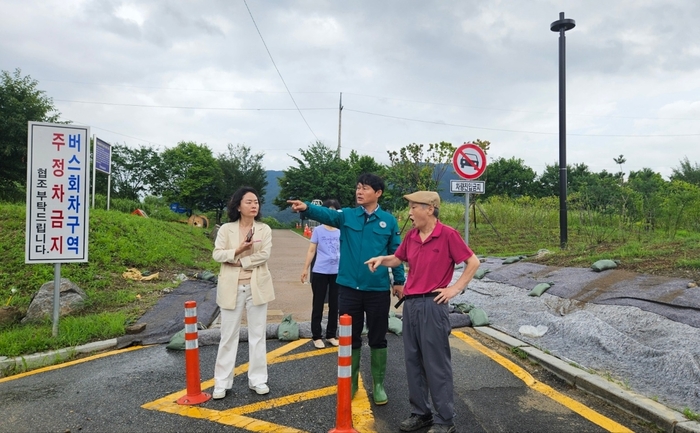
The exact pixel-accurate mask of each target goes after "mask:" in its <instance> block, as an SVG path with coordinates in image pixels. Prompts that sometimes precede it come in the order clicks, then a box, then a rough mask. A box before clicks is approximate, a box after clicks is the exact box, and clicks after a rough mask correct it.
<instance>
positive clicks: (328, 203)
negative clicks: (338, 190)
mask: <svg viewBox="0 0 700 433" xmlns="http://www.w3.org/2000/svg"><path fill="white" fill-rule="evenodd" d="M323 207H332V208H333V209H336V210H338V209H340V202H338V200H336V199H334V198H327V199H326V200H324V201H323Z"/></svg>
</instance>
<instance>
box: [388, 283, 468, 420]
mask: <svg viewBox="0 0 700 433" xmlns="http://www.w3.org/2000/svg"><path fill="white" fill-rule="evenodd" d="M402 322H403V328H402V332H401V334H402V336H403V347H404V357H405V359H406V376H407V377H408V379H409V380H408V399H409V402H410V404H411V413H415V414H417V415H427V414H430V413H431V412H432V413H433V417H434V422H435V424H452V423H453V421H452V419H453V418H454V415H455V414H454V384H453V382H452V352H451V350H450V342H449V336H450V332H451V331H452V326H451V325H450V317H449V310H448V304H438V303H436V302H435V298H432V297H427V298H408V299H406V302H405V303H404V306H403V318H402ZM430 397H432V405H431V401H430V400H431V399H430Z"/></svg>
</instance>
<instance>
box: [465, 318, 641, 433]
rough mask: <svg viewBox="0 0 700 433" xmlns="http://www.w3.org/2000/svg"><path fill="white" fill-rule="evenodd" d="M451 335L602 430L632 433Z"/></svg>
mask: <svg viewBox="0 0 700 433" xmlns="http://www.w3.org/2000/svg"><path fill="white" fill-rule="evenodd" d="M452 335H454V336H455V337H457V338H459V339H460V340H462V341H464V342H465V343H467V344H468V345H470V346H472V347H473V348H474V349H476V350H478V351H479V352H481V353H483V354H484V355H486V356H488V357H489V358H491V359H493V360H494V361H496V362H497V363H499V364H501V365H502V366H503V367H505V368H506V369H508V371H510V372H511V373H512V374H513V375H514V376H515V377H517V378H519V379H520V380H522V381H523V382H525V384H526V385H527V386H529V387H530V388H532V389H534V390H535V391H537V392H539V393H541V394H544V395H545V396H547V397H549V398H551V399H552V400H554V401H556V402H557V403H560V404H562V405H564V406H566V407H567V408H569V409H571V410H572V411H573V412H576V413H577V414H579V415H581V416H582V417H584V418H586V419H587V420H589V421H590V422H592V423H594V424H597V425H599V426H600V427H602V428H604V429H605V430H607V431H609V432H616V433H633V432H632V430H630V429H628V428H627V427H625V426H623V425H622V424H618V423H616V422H615V421H613V420H611V419H610V418H608V417H606V416H603V415H601V414H599V413H598V412H596V411H594V410H593V409H591V408H589V407H587V406H584V405H583V404H581V403H579V402H577V401H576V400H574V399H572V398H570V397H567V396H565V395H564V394H561V393H560V392H558V391H556V390H554V389H553V388H551V387H550V386H548V385H545V384H543V383H542V382H539V381H537V380H536V379H535V378H534V377H532V376H531V375H530V373H528V372H527V371H525V370H523V369H522V368H520V366H518V365H517V364H515V363H514V362H512V361H511V360H509V359H507V358H505V357H503V356H501V355H500V354H498V353H496V352H494V351H493V350H491V349H489V348H487V347H486V346H484V345H483V344H481V343H479V342H478V341H476V340H475V339H473V338H472V337H469V336H468V335H467V334H465V333H464V332H461V331H454V332H452Z"/></svg>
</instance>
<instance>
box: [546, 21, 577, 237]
mask: <svg viewBox="0 0 700 433" xmlns="http://www.w3.org/2000/svg"><path fill="white" fill-rule="evenodd" d="M574 27H576V21H574V20H572V19H570V18H564V12H560V13H559V20H558V21H554V22H553V23H552V24H551V25H550V26H549V29H550V30H551V31H553V32H559V242H560V247H561V248H562V249H566V245H567V243H568V242H569V240H568V231H569V228H568V221H567V209H566V36H564V33H565V32H566V31H567V30H571V29H573V28H574Z"/></svg>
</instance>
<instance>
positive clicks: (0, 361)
mask: <svg viewBox="0 0 700 433" xmlns="http://www.w3.org/2000/svg"><path fill="white" fill-rule="evenodd" d="M115 347H117V339H116V338H112V339H111V340H104V341H95V342H93V343H88V344H83V345H82V346H75V347H67V348H64V349H58V350H50V351H47V352H40V353H34V354H31V355H24V356H16V357H14V358H8V357H6V356H0V377H5V375H6V374H5V373H6V372H17V371H18V370H21V371H28V370H32V369H35V368H41V367H46V366H49V365H53V364H58V363H60V362H63V361H65V360H66V359H68V358H70V357H72V356H74V355H75V354H77V353H93V352H99V351H102V350H107V349H113V348H115Z"/></svg>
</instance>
